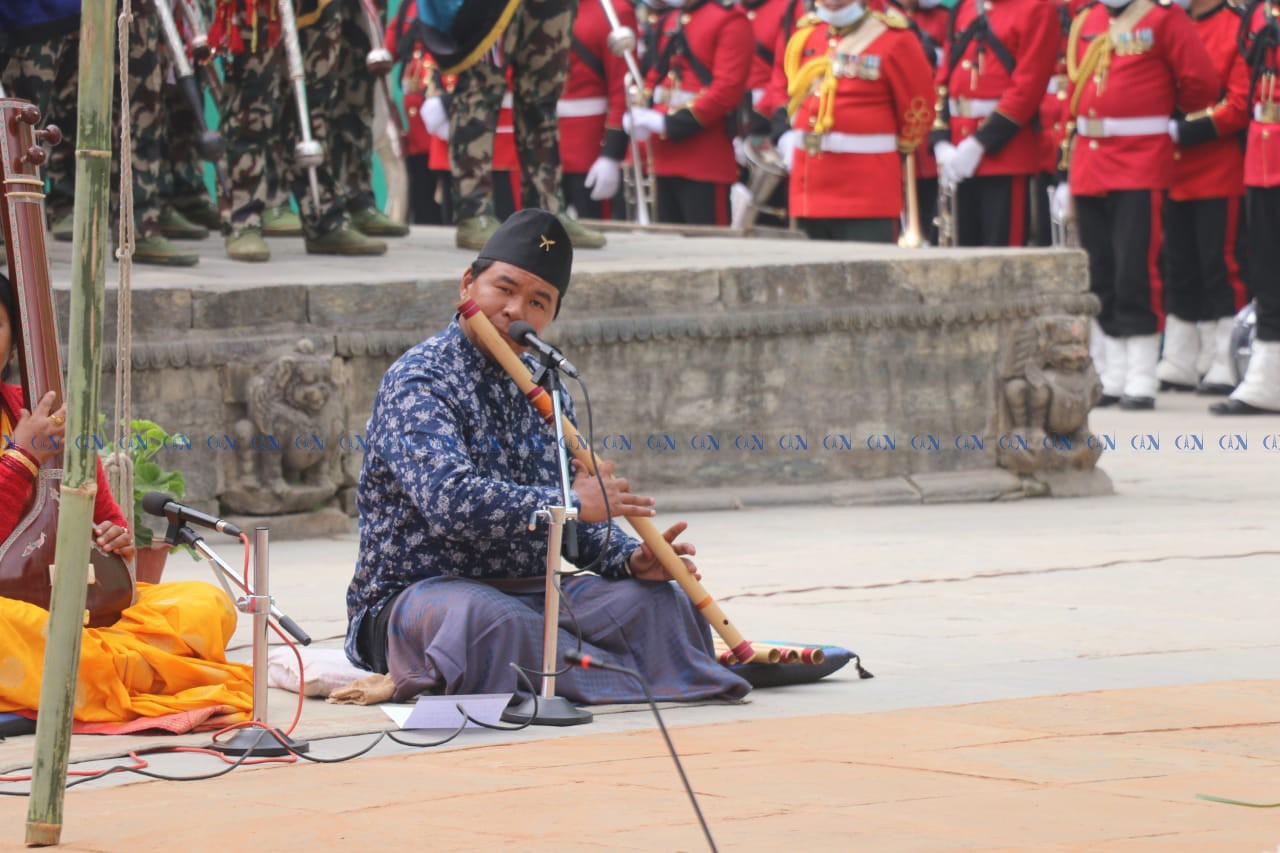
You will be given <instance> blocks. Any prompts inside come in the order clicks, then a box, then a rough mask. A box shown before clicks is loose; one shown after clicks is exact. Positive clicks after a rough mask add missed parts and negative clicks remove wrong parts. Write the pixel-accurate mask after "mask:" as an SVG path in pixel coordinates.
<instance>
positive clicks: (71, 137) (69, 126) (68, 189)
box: [45, 34, 80, 223]
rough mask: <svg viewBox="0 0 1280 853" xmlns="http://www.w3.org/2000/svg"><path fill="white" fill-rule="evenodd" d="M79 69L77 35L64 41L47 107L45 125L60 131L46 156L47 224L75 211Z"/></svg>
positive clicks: (78, 39)
mask: <svg viewBox="0 0 1280 853" xmlns="http://www.w3.org/2000/svg"><path fill="white" fill-rule="evenodd" d="M79 65H80V37H79V35H78V34H77V35H75V36H72V37H71V38H68V39H67V46H66V49H65V50H64V51H63V53H62V56H61V57H60V58H59V60H58V68H57V73H56V74H55V75H54V80H53V95H52V99H51V100H50V103H49V121H50V122H52V123H53V124H56V125H57V126H58V127H59V128H61V129H62V144H61V145H58V146H55V147H54V149H53V150H52V151H51V152H50V153H49V161H48V162H49V165H48V167H47V168H46V170H45V173H46V175H47V176H48V179H49V194H48V196H47V197H46V198H45V209H46V212H47V213H48V215H49V221H50V222H51V223H52V222H54V221H56V220H58V219H61V218H62V217H64V216H70V215H71V213H72V210H73V209H74V207H75V201H76V176H75V171H76V117H77V116H78V115H79V112H78V109H77V105H76V98H77V95H78V90H79V87H78V85H77V84H78V82H79V73H78V69H79Z"/></svg>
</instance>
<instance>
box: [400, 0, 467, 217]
mask: <svg viewBox="0 0 1280 853" xmlns="http://www.w3.org/2000/svg"><path fill="white" fill-rule="evenodd" d="M417 20H418V10H417V5H416V3H415V0H406V1H405V3H404V5H402V6H401V7H400V11H399V12H397V13H396V16H395V18H394V19H393V20H392V21H391V23H389V24H388V25H387V32H386V46H387V50H389V51H391V55H392V56H394V57H395V58H396V60H397V61H399V62H402V63H403V67H402V70H401V74H400V88H401V91H403V92H404V112H405V115H406V116H407V117H408V120H409V132H408V137H407V139H406V144H405V146H404V148H405V171H407V172H408V174H409V211H410V219H411V220H412V221H413V223H414V224H415V225H448V224H450V223H451V222H452V221H453V219H452V217H451V216H449V215H448V204H449V145H448V139H447V137H448V134H449V115H448V112H447V108H446V106H445V103H444V102H445V100H446V99H447V98H448V91H447V90H446V81H445V80H444V79H443V78H442V77H441V74H440V70H439V68H438V67H437V66H436V61H435V58H434V57H432V55H431V54H430V53H429V52H428V51H427V50H426V48H424V47H423V45H422V41H421V39H420V38H419V37H418V35H417V33H416V32H415V28H414V25H415V24H416V23H417ZM424 109H425V110H427V112H425V113H424ZM441 132H443V133H444V135H445V139H443V140H442V139H440V138H439V135H438V134H440V133H441ZM433 148H443V150H444V159H443V165H442V166H441V165H439V162H440V161H437V165H435V166H433V165H432V162H431V154H432V149H433Z"/></svg>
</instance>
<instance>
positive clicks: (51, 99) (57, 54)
mask: <svg viewBox="0 0 1280 853" xmlns="http://www.w3.org/2000/svg"><path fill="white" fill-rule="evenodd" d="M79 50H80V40H79V38H77V37H74V36H72V37H60V38H57V39H50V40H48V41H43V42H37V43H34V44H28V45H22V46H20V47H15V48H13V49H12V50H11V51H7V52H0V84H2V85H3V86H4V90H5V92H6V93H7V94H8V95H9V97H11V98H23V99H25V100H28V101H31V103H33V104H35V105H36V106H37V107H38V108H39V109H40V115H41V116H43V120H42V122H41V124H42V125H43V124H55V125H57V126H58V128H59V129H61V130H62V135H63V138H64V139H63V142H62V143H61V144H60V145H58V146H56V147H54V149H53V151H52V153H51V156H50V161H49V166H48V168H47V170H46V174H47V176H48V177H49V179H50V184H51V186H52V189H51V191H50V193H49V196H48V199H47V211H48V214H49V216H50V218H51V219H56V218H57V217H58V216H61V215H63V214H66V213H70V212H71V207H72V203H73V201H74V199H73V198H72V196H73V193H70V192H67V189H68V182H69V179H70V170H71V169H73V168H74V162H75V130H76V128H75V105H74V98H75V85H74V77H75V73H74V69H75V67H76V63H77V62H78V61H79V56H78V54H79ZM68 91H69V93H70V95H71V98H72V100H73V103H72V109H71V112H70V114H67V112H66V110H65V108H61V109H60V107H62V105H63V98H65V96H66V93H67V92H68ZM68 119H69V120H68ZM55 163H58V164H59V165H60V167H61V168H60V169H55V168H54V165H55ZM59 175H61V179H60V178H59V177H58V176H59ZM60 183H61V184H62V189H63V192H64V195H65V203H64V204H63V205H62V209H61V210H57V209H55V205H54V198H55V191H56V190H57V189H58V188H59V184H60Z"/></svg>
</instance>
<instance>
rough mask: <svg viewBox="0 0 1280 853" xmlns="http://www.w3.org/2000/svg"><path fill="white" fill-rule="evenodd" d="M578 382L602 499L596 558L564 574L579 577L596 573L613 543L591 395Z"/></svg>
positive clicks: (588, 442) (585, 384) (588, 449)
mask: <svg viewBox="0 0 1280 853" xmlns="http://www.w3.org/2000/svg"><path fill="white" fill-rule="evenodd" d="M574 378H575V379H576V380H577V382H578V387H579V388H581V389H582V405H584V406H586V408H587V452H588V453H590V454H591V470H592V471H593V472H595V475H596V482H597V483H598V484H599V485H600V494H601V496H602V497H603V498H604V514H605V519H604V523H605V529H604V544H603V545H601V546H600V552H599V553H598V554H596V558H595V559H594V560H592V561H591V562H590V563H588V564H587V565H585V566H583V567H582V568H580V569H578V570H577V571H575V572H566V573H565V574H570V575H579V574H586V573H588V572H594V571H596V568H597V567H598V566H599V565H600V563H602V562H604V558H605V555H607V554H608V553H609V545H610V544H611V543H612V541H613V510H612V509H611V508H610V507H609V493H608V492H607V491H606V490H605V487H604V477H603V476H601V474H600V460H599V459H597V458H596V429H595V423H594V420H593V418H592V409H591V393H590V392H589V391H587V383H585V382H583V381H582V377H580V376H579V377H574Z"/></svg>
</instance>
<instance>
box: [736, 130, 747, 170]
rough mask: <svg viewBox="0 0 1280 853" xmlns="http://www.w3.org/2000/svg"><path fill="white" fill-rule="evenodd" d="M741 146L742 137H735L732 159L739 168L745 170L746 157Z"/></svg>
mask: <svg viewBox="0 0 1280 853" xmlns="http://www.w3.org/2000/svg"><path fill="white" fill-rule="evenodd" d="M742 145H743V139H742V137H741V136H735V137H734V138H733V159H734V160H735V161H736V162H737V164H738V165H739V166H741V167H742V168H744V169H745V168H747V155H746V153H745V152H744V151H743V150H742Z"/></svg>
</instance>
